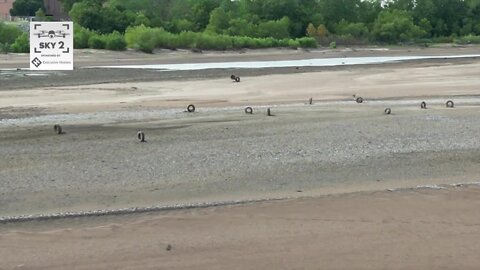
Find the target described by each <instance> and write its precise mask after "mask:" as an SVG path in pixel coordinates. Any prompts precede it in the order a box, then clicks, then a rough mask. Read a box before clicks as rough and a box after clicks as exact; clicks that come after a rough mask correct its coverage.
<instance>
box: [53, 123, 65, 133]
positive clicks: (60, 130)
mask: <svg viewBox="0 0 480 270" xmlns="http://www.w3.org/2000/svg"><path fill="white" fill-rule="evenodd" d="M53 130H54V131H55V133H57V134H59V135H60V134H62V132H63V131H62V126H60V125H54V126H53Z"/></svg>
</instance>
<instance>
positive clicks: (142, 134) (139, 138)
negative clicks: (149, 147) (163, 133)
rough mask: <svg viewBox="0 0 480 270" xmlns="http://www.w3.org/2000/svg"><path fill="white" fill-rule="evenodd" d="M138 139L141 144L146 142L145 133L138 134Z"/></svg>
mask: <svg viewBox="0 0 480 270" xmlns="http://www.w3.org/2000/svg"><path fill="white" fill-rule="evenodd" d="M137 139H138V140H139V141H140V142H145V133H143V131H139V132H137Z"/></svg>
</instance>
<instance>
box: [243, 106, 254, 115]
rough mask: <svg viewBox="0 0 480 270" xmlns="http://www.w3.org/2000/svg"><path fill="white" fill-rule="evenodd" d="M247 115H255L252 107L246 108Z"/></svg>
mask: <svg viewBox="0 0 480 270" xmlns="http://www.w3.org/2000/svg"><path fill="white" fill-rule="evenodd" d="M245 113H246V114H253V108H252V107H246V108H245Z"/></svg>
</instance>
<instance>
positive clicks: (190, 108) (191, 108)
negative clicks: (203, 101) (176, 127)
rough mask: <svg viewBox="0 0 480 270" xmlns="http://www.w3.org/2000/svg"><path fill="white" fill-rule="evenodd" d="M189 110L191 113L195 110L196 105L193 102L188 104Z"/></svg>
mask: <svg viewBox="0 0 480 270" xmlns="http://www.w3.org/2000/svg"><path fill="white" fill-rule="evenodd" d="M187 111H188V112H190V113H192V112H195V105H193V104H190V105H188V107H187Z"/></svg>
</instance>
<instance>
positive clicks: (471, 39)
mask: <svg viewBox="0 0 480 270" xmlns="http://www.w3.org/2000/svg"><path fill="white" fill-rule="evenodd" d="M454 42H455V43H457V44H480V36H474V35H468V36H463V37H459V38H456V39H454Z"/></svg>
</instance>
